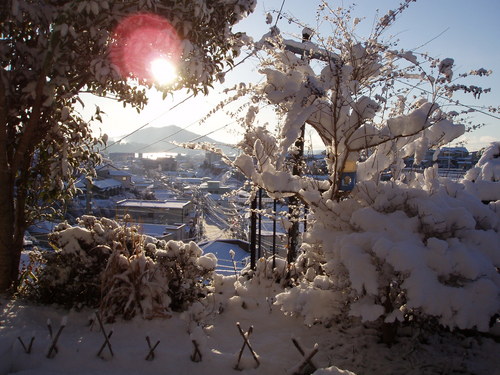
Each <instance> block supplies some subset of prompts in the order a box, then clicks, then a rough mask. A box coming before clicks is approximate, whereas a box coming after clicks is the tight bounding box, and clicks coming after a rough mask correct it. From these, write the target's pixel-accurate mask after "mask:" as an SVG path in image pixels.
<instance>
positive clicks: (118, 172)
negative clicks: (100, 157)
mask: <svg viewBox="0 0 500 375" xmlns="http://www.w3.org/2000/svg"><path fill="white" fill-rule="evenodd" d="M109 175H110V176H127V177H128V176H132V173H129V172H125V171H121V170H114V169H110V170H109Z"/></svg>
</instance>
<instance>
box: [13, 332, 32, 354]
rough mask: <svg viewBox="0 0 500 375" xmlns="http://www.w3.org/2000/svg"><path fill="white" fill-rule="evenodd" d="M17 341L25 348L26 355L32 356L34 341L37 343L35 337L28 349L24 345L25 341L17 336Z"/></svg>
mask: <svg viewBox="0 0 500 375" xmlns="http://www.w3.org/2000/svg"><path fill="white" fill-rule="evenodd" d="M17 339H18V340H19V342H20V343H21V345H22V346H23V349H24V352H25V353H26V354H31V347H32V346H33V341H35V336H32V337H31V340H30V343H29V345H28V347H26V345H25V344H24V341H23V339H22V338H21V337H19V336H17Z"/></svg>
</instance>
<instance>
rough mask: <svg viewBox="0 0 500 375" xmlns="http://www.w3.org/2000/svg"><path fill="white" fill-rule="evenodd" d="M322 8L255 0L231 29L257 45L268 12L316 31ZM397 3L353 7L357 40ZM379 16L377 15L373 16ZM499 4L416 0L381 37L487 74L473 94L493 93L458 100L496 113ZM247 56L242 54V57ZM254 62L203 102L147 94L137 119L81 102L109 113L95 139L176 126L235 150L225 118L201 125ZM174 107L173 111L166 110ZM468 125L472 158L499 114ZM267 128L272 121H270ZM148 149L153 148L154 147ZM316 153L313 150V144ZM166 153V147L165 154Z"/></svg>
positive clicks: (294, 0)
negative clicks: (254, 5) (253, 7)
mask: <svg viewBox="0 0 500 375" xmlns="http://www.w3.org/2000/svg"><path fill="white" fill-rule="evenodd" d="M320 3H321V1H320V0H310V1H307V2H305V1H302V0H285V1H284V3H283V0H258V1H257V8H256V10H255V12H254V13H253V14H251V15H250V16H249V17H248V18H247V19H245V20H243V21H242V22H240V23H239V24H238V25H236V26H235V27H234V30H235V31H245V32H246V33H247V34H249V35H250V36H252V37H253V38H254V39H256V40H258V39H260V37H261V36H262V35H263V34H265V33H266V32H267V31H268V29H269V26H268V25H267V24H266V23H265V18H266V17H265V16H266V13H267V12H270V13H271V14H273V15H274V22H276V13H277V11H278V10H279V9H280V7H281V6H282V4H283V8H282V12H283V14H286V15H289V16H292V17H294V18H296V19H299V20H300V21H301V22H302V23H303V24H306V25H308V26H310V27H311V28H312V29H317V26H318V22H317V20H316V13H317V9H318V5H319V4H320ZM330 4H331V5H332V6H333V7H337V6H344V7H346V6H349V5H351V4H352V2H350V1H331V2H330ZM398 4H399V0H379V1H376V2H374V1H372V0H360V1H358V2H356V6H355V8H354V15H356V16H358V17H360V18H364V20H363V22H362V23H361V25H360V29H359V30H360V31H359V33H360V34H361V36H367V35H368V33H369V31H370V28H371V26H372V24H373V21H374V20H376V19H378V18H379V17H380V16H382V15H383V14H385V13H386V11H387V10H388V9H394V8H396V7H397V6H398ZM377 9H378V10H379V12H378V16H377ZM498 14H500V2H497V1H494V0H477V1H469V0H439V1H434V0H417V1H416V2H414V3H412V4H411V6H410V8H409V9H407V10H406V11H405V12H404V13H403V15H402V16H401V17H400V18H399V20H398V21H397V22H396V24H394V25H393V26H392V27H391V28H390V29H389V30H388V31H387V32H386V34H385V37H386V38H388V39H389V38H391V39H394V38H396V39H399V43H398V46H399V47H400V48H404V49H414V48H417V47H420V48H418V49H417V51H418V52H427V53H429V54H430V55H431V56H433V57H437V58H441V59H443V58H447V57H452V58H454V60H455V67H454V69H455V71H456V72H468V71H470V70H472V69H478V68H485V69H487V70H490V69H491V70H492V71H493V74H492V75H491V76H489V77H486V78H485V77H483V78H478V81H476V82H474V84H476V85H477V86H480V87H483V88H491V93H489V94H485V95H483V96H481V98H480V100H476V99H474V98H473V97H472V96H467V97H460V100H461V101H462V102H463V103H464V104H466V105H470V106H477V105H484V106H496V107H497V108H498V107H500V95H499V93H500V23H499V22H498ZM277 26H278V27H279V28H280V30H281V31H282V33H283V35H284V36H285V38H289V39H293V38H299V36H300V33H301V31H302V27H301V26H299V25H297V24H295V23H289V22H288V20H287V19H286V18H281V19H279V20H278V22H277ZM327 26H328V25H325V24H322V25H320V30H322V34H323V35H325V33H327V31H328V27H327ZM244 56H245V54H244V53H243V54H242V57H244ZM257 63H258V61H257V59H256V58H250V59H248V60H246V61H245V63H243V64H241V65H239V66H238V67H237V68H236V69H235V70H233V71H231V72H229V73H228V74H227V75H226V81H225V83H224V84H223V85H216V86H215V88H214V90H213V91H212V92H211V93H210V94H209V95H208V96H206V97H203V96H199V97H196V98H192V99H188V100H186V101H185V102H184V103H182V104H179V105H178V103H180V102H182V101H183V100H184V99H185V98H186V97H187V94H186V93H185V92H176V93H174V94H173V95H171V96H170V95H169V96H168V97H167V98H166V99H165V100H162V98H161V95H160V94H159V93H157V92H154V91H151V93H150V95H149V104H148V106H147V107H146V108H145V109H144V110H143V111H142V112H141V113H140V114H137V113H136V111H135V110H134V109H131V108H130V109H127V108H125V109H124V108H123V106H122V105H121V104H120V103H115V102H113V101H112V100H110V99H95V98H88V97H85V98H84V100H85V102H86V103H88V105H87V111H89V112H88V113H90V110H91V109H92V108H93V106H92V104H93V103H97V104H98V105H99V106H100V107H101V109H103V110H104V111H105V112H107V116H106V117H105V118H104V122H103V124H101V125H100V128H99V130H97V131H100V132H103V133H106V134H108V136H109V137H111V138H114V139H116V138H118V137H121V136H123V135H126V134H128V133H129V132H132V131H134V130H135V129H137V128H139V127H141V126H144V125H145V124H148V125H147V126H157V127H159V126H168V125H177V126H179V127H182V128H186V130H189V131H192V132H194V133H197V134H200V135H205V134H208V135H209V136H210V137H212V138H214V139H215V140H217V141H219V142H221V143H236V142H238V141H239V140H240V138H241V133H242V132H241V129H240V128H239V126H238V125H237V124H235V123H234V120H233V119H231V118H230V117H228V116H227V115H224V114H219V115H216V116H212V117H211V118H209V119H208V121H206V122H203V123H201V124H200V123H199V120H200V119H202V118H203V117H205V115H206V114H207V113H209V112H210V110H211V109H212V108H213V107H215V106H216V105H217V104H218V103H219V102H220V101H221V100H222V99H223V98H224V96H223V95H222V94H221V92H222V90H223V89H224V88H226V87H230V86H233V85H234V84H236V83H238V82H258V81H260V80H262V76H261V75H260V74H259V73H258V72H257ZM176 105H178V106H177V107H176V108H174V109H171V108H172V107H174V106H176ZM470 120H471V121H473V122H474V123H484V124H485V125H484V126H483V127H482V128H480V129H479V130H476V131H474V132H472V133H467V134H466V135H465V136H464V137H462V138H460V141H465V142H466V144H465V146H466V147H467V148H468V149H469V150H478V149H480V148H481V147H484V146H486V145H487V144H489V143H490V142H492V141H495V140H496V141H498V140H500V113H497V114H493V115H484V114H480V113H475V114H472V115H471V117H470ZM270 121H271V122H272V121H274V120H273V119H270ZM152 141H153V140H152ZM312 142H313V143H314V144H313V146H314V148H317V146H318V145H319V142H317V140H316V139H314V137H312ZM169 147H172V146H171V145H170V144H167V143H166V150H167V151H168V148H169Z"/></svg>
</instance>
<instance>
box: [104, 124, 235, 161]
mask: <svg viewBox="0 0 500 375" xmlns="http://www.w3.org/2000/svg"><path fill="white" fill-rule="evenodd" d="M122 137H123V136H122ZM122 137H116V138H117V139H121V138H122ZM146 140H147V141H146ZM173 142H177V143H187V142H195V143H210V144H214V145H215V146H216V147H218V148H220V149H221V150H222V151H223V152H224V153H226V154H234V153H235V152H236V150H235V148H234V147H232V146H231V145H223V144H222V145H221V142H219V141H216V140H215V139H213V138H210V137H208V136H202V135H199V134H197V133H194V132H191V131H189V130H185V129H183V128H181V127H179V126H176V125H167V126H162V127H148V128H144V129H141V130H139V131H137V132H135V133H134V134H131V135H130V136H128V137H127V138H126V143H116V144H113V145H112V146H109V147H108V148H107V151H108V152H110V153H113V152H133V153H153V152H172V153H181V154H200V153H204V152H205V151H203V150H191V149H186V148H183V147H179V146H176V145H174V144H173Z"/></svg>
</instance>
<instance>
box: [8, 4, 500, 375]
mask: <svg viewBox="0 0 500 375" xmlns="http://www.w3.org/2000/svg"><path fill="white" fill-rule="evenodd" d="M125 3H126V2H125ZM135 3H136V2H133V3H130V4H125V5H124V3H123V4H122V3H121V2H113V1H109V2H102V3H100V2H95V1H82V2H80V3H79V5H76V3H74V2H67V4H65V5H57V4H53V5H50V7H49V6H47V8H43V9H41V8H38V7H41V5H39V4H38V5H36V4H34V3H32V2H31V1H21V0H18V1H14V2H12V4H11V10H10V14H9V17H7V18H8V22H7V21H6V22H5V24H9V25H11V26H12V25H23V27H19V28H15V27H12V28H10V29H9V28H8V27H7V26H2V33H3V34H5V35H8V36H9V38H11V41H13V42H12V44H11V45H7V44H2V45H1V49H0V53H1V56H2V57H5V56H10V55H9V54H10V53H14V52H16V51H17V52H16V53H14V56H15V58H12V59H13V60H8V61H10V62H11V67H10V68H9V69H7V68H5V69H2V71H1V73H2V75H1V78H2V80H0V81H1V82H2V84H1V86H0V89H1V94H2V95H0V105H1V106H0V108H2V109H4V108H7V105H6V103H7V102H6V101H5V97H9V98H10V97H12V98H17V99H16V100H17V102H15V101H14V99H12V100H11V101H10V102H9V104H10V105H11V106H12V108H14V109H13V110H12V111H11V112H12V113H10V112H9V116H8V117H6V120H5V121H3V120H2V122H1V123H0V127H1V129H0V130H2V132H1V133H0V134H2V136H1V137H0V143H1V145H2V147H4V146H5V147H4V148H5V150H6V153H5V154H6V155H4V157H0V169H1V170H2V171H5V173H2V174H0V179H1V180H0V186H1V188H0V207H1V208H2V209H3V211H4V212H3V214H4V215H2V216H0V272H1V274H0V277H1V280H0V281H1V282H0V291H1V292H2V293H3V294H2V297H1V298H0V311H1V315H0V375H2V374H67V373H75V374H100V373H106V374H124V373H125V374H158V373H167V374H207V373H210V374H211V373H213V374H238V373H241V372H242V373H248V374H297V375H302V374H315V375H326V374H357V375H368V374H418V375H420V374H475V375H483V374H484V375H486V374H499V373H500V372H499V371H500V359H499V358H498V352H499V349H500V346H499V340H500V321H499V312H500V273H499V267H500V247H499V243H500V142H493V143H491V144H490V145H489V147H487V148H486V149H484V150H483V151H482V154H481V158H480V159H479V161H478V163H477V164H476V166H475V167H473V168H472V169H470V170H469V171H468V172H467V174H466V175H465V177H464V178H462V179H458V180H456V179H450V178H446V177H440V176H439V174H438V167H437V165H434V166H431V167H428V168H426V169H424V170H420V169H417V168H410V169H408V168H406V166H405V163H404V160H405V158H409V157H411V158H413V160H414V164H415V166H417V165H419V164H420V163H421V161H422V160H423V158H424V156H425V154H426V152H427V151H428V150H429V149H432V150H435V153H434V156H435V157H437V155H438V154H439V150H440V148H441V147H443V146H445V145H447V144H449V142H451V141H453V140H454V139H456V138H457V137H459V136H460V135H462V134H463V133H464V132H466V131H467V130H471V129H467V126H466V125H464V123H463V115H464V113H459V112H457V111H447V110H446V109H447V107H448V106H449V102H448V101H447V100H448V99H449V100H452V98H454V97H455V96H456V95H459V94H460V95H461V94H472V95H474V96H480V95H481V94H482V93H483V91H482V89H481V88H479V87H478V86H476V85H475V84H467V85H465V84H460V83H459V82H458V81H456V79H463V78H471V77H472V79H480V78H485V77H487V76H488V75H489V74H490V73H489V72H488V71H487V70H486V69H484V68H482V67H479V68H478V69H477V70H473V71H471V72H468V73H458V72H455V71H454V66H455V62H454V60H453V59H452V58H444V59H434V58H432V57H429V56H427V55H424V54H417V53H414V52H412V51H407V50H404V49H400V48H399V47H396V46H395V45H393V44H390V43H389V44H386V43H385V42H384V40H383V34H384V31H385V30H386V29H387V28H388V27H389V26H390V25H391V24H392V23H393V22H395V21H396V19H397V17H398V15H399V14H401V13H402V12H404V11H405V9H406V8H407V7H408V6H409V5H410V3H411V1H405V2H403V3H402V4H400V5H399V7H398V8H396V9H395V10H393V11H390V12H388V13H387V14H386V15H385V16H383V17H381V18H380V19H379V20H378V23H377V24H376V25H375V26H374V27H373V30H372V33H371V35H370V36H369V37H367V38H366V39H363V40H361V39H359V38H358V37H357V36H356V35H357V34H356V32H355V27H356V25H357V24H358V23H359V22H361V20H359V19H357V18H351V15H350V11H349V10H348V9H332V8H330V7H329V6H328V5H326V4H325V5H324V6H323V7H322V9H321V10H322V11H323V12H325V13H326V16H325V17H327V18H326V19H327V20H328V21H329V22H331V24H332V25H334V26H335V28H334V31H333V32H332V34H331V35H328V36H325V37H323V36H322V35H321V34H319V33H318V35H315V36H314V37H315V38H316V39H315V42H314V43H313V42H312V39H311V38H312V34H314V32H313V31H312V30H310V29H308V28H305V29H304V31H303V41H302V42H301V43H293V42H290V41H289V40H287V39H286V38H284V37H283V36H282V35H281V33H280V30H279V29H278V28H277V27H276V24H275V25H274V26H272V23H273V19H272V16H271V15H268V24H269V25H270V31H269V32H268V33H267V34H265V35H264V36H263V37H262V39H261V40H256V41H253V40H251V39H250V38H247V37H246V36H244V35H241V34H238V35H236V34H232V31H231V26H232V25H233V24H235V23H236V22H238V21H239V20H240V19H242V18H243V17H244V16H245V15H246V14H247V13H249V12H251V11H252V10H253V9H254V7H255V2H254V1H250V0H248V1H239V2H236V3H234V4H233V2H228V1H224V0H218V1H216V2H215V3H216V4H215V5H214V4H212V5H210V4H209V2H205V1H197V2H193V3H195V5H193V6H186V4H184V3H186V2H183V1H170V2H166V3H169V4H163V5H161V4H160V3H159V4H156V3H155V2H154V1H139V2H137V3H140V4H135ZM183 4H184V5H183ZM167 5H170V6H172V7H173V8H174V9H175V12H172V11H171V9H170V8H169V7H168V6H167ZM143 9H147V10H149V11H150V12H151V13H148V14H147V16H144V15H143V16H141V18H139V19H138V18H133V20H132V21H130V18H126V17H125V18H126V19H127V20H129V21H130V22H131V24H127V23H122V24H120V26H119V27H118V28H116V29H114V30H113V29H112V28H111V27H110V26H109V25H108V26H105V25H106V22H108V21H109V20H112V21H113V22H114V23H116V22H118V21H119V20H121V19H122V18H124V15H126V14H128V13H132V12H136V11H137V12H139V10H141V11H142V10H143ZM160 15H161V16H164V17H167V18H168V17H170V22H167V24H168V26H166V25H167V24H166V23H165V21H164V19H163V18H161V17H160ZM2 17H3V16H2ZM25 17H28V18H29V20H31V21H30V22H33V23H36V24H39V25H40V26H39V30H44V32H45V34H43V37H44V38H45V39H44V38H42V37H40V38H39V39H40V40H41V39H43V41H42V42H40V44H36V48H35V47H33V46H32V45H31V44H30V43H25V42H26V40H31V41H35V40H36V41H39V39H38V37H37V36H35V34H36V33H37V31H34V30H33V28H31V27H30V26H29V25H27V24H26V23H23V22H25ZM71 17H74V23H73V24H70V23H69V22H70V21H69V20H70V19H71ZM7 18H6V20H7ZM186 20H190V22H186ZM192 20H199V21H200V23H199V24H198V23H196V22H191V21H192ZM115 21H116V22H115ZM67 22H68V23H67ZM113 22H112V23H113ZM99 23H100V24H102V25H103V28H102V29H99V28H98V27H97V26H98V25H99ZM145 24H147V25H148V27H149V29H148V32H149V31H151V32H154V31H155V30H156V31H158V30H160V31H161V32H163V33H162V34H161V36H162V38H163V37H165V38H167V39H169V43H171V44H172V43H173V44H174V47H175V48H173V49H172V50H169V51H160V52H162V53H163V55H168V56H167V57H169V58H170V59H171V61H172V62H176V63H179V64H180V66H181V68H180V77H182V78H179V79H178V80H177V81H175V83H174V84H173V86H172V87H170V89H169V90H172V91H173V90H176V89H180V88H182V87H188V88H190V89H191V90H192V91H193V92H195V93H205V94H206V93H208V92H209V89H210V87H211V85H212V83H213V81H214V80H215V79H219V80H221V81H222V80H223V70H222V68H223V67H224V66H225V64H228V65H230V66H231V65H234V62H233V58H235V57H237V56H238V54H239V53H240V52H241V49H242V48H243V47H244V46H245V48H247V49H248V50H249V51H251V52H250V53H252V54H255V55H258V56H259V58H260V59H261V60H260V66H259V72H260V73H261V74H262V76H263V77H264V79H263V80H262V82H261V83H258V84H249V85H246V84H240V85H236V86H235V87H233V88H230V89H228V90H227V93H228V98H227V100H225V101H224V102H223V103H221V108H223V107H225V106H231V105H237V106H239V107H238V110H237V111H234V116H235V118H236V121H238V122H239V123H240V124H241V125H242V127H243V128H244V130H245V134H244V137H243V139H242V140H241V142H240V143H239V145H238V147H239V149H240V154H239V155H238V156H237V157H236V158H230V157H228V156H226V155H223V154H222V152H221V151H220V150H218V149H217V148H215V147H214V146H212V145H206V144H202V145H198V144H191V145H186V147H192V148H201V149H206V150H210V151H212V152H216V153H219V154H221V157H222V158H223V160H224V161H225V162H226V163H227V164H228V165H230V166H231V167H232V168H234V169H235V170H238V171H239V172H240V173H242V174H243V175H244V176H245V177H246V179H247V185H246V187H247V188H248V191H249V192H250V197H249V201H248V205H250V202H251V200H252V199H253V198H254V197H255V195H256V194H257V192H258V191H259V189H263V191H265V192H266V193H267V195H268V196H269V197H271V198H273V199H276V200H283V201H284V200H285V199H289V200H288V201H287V202H288V205H289V207H290V211H289V212H288V213H285V214H283V217H282V218H281V220H282V221H283V222H284V223H285V224H286V226H287V229H292V228H294V227H296V226H297V225H298V223H299V222H301V221H302V222H303V221H307V230H306V231H305V232H304V233H302V234H300V241H297V245H298V246H297V248H293V246H290V247H289V254H288V256H287V258H286V259H284V258H281V257H274V258H273V257H270V258H265V257H262V258H260V259H257V260H256V262H255V266H254V267H253V265H252V264H249V265H248V266H246V267H245V268H244V269H243V270H242V271H240V270H236V267H235V270H234V271H235V272H234V274H231V275H230V276H223V275H221V274H218V273H217V272H216V267H217V261H218V260H217V257H216V256H215V255H214V254H212V253H203V250H201V248H200V247H199V246H198V245H197V244H196V243H194V242H189V243H183V242H177V241H163V240H158V239H155V238H152V237H148V236H145V235H143V234H141V233H140V230H139V229H138V228H137V227H135V226H134V225H131V224H130V223H127V220H126V218H125V220H124V221H118V220H111V219H107V218H98V217H94V216H89V215H87V216H82V217H80V218H79V219H78V222H77V223H75V224H73V225H71V224H68V223H67V222H62V223H61V224H59V225H58V226H57V227H56V228H55V229H54V231H53V232H52V233H51V234H50V237H49V240H50V243H51V245H52V247H53V250H52V251H38V250H33V251H31V252H29V254H28V253H25V252H23V253H22V252H21V249H22V245H21V242H22V235H23V233H24V230H25V229H26V227H27V225H28V224H29V223H31V222H33V221H36V220H39V219H40V218H45V217H49V216H50V215H53V214H56V213H57V212H56V211H57V209H55V208H54V207H59V206H58V205H55V204H54V203H55V202H60V201H63V200H64V199H68V197H71V196H72V194H74V193H75V192H76V187H75V181H76V177H77V176H79V175H81V174H82V173H86V174H88V176H89V178H91V176H92V169H93V167H94V166H95V164H96V163H98V162H99V159H100V156H99V155H98V154H97V153H95V147H96V146H97V145H98V144H105V143H106V137H101V138H99V137H96V138H94V137H93V136H91V135H90V132H89V128H88V124H87V123H86V122H85V121H83V119H82V118H81V117H79V114H78V113H77V112H78V111H77V110H76V109H75V106H74V104H75V102H76V101H77V99H74V98H75V97H76V95H77V94H78V91H79V90H83V89H84V88H85V89H86V90H90V91H92V92H93V93H94V94H96V95H106V94H109V93H112V94H114V95H116V96H117V97H118V99H119V100H120V101H122V102H123V103H124V104H130V105H132V106H135V107H136V108H137V109H138V110H140V109H141V107H142V106H143V105H144V104H145V102H146V100H147V99H146V91H145V89H144V90H143V89H142V88H141V87H149V88H151V87H152V86H155V87H157V88H158V89H161V88H162V87H161V85H160V84H158V83H157V82H152V81H151V77H150V76H149V74H150V72H149V71H147V70H144V66H142V65H141V61H140V59H139V56H141V55H144V53H146V52H150V49H152V48H156V47H158V46H157V45H155V43H157V42H158V38H157V37H155V36H154V34H152V35H149V34H148V37H147V39H148V40H147V43H146V44H147V46H146V47H141V45H140V39H141V38H139V37H137V35H134V33H133V32H134V30H135V29H136V28H138V27H142V26H144V25H145ZM54 25H55V26H54ZM96 25H97V26H96ZM200 25H204V26H200ZM221 25H222V26H223V27H221ZM44 27H45V29H44ZM199 27H206V29H207V30H209V31H210V33H208V32H207V33H208V34H204V33H203V32H201V31H200V30H199V29H198V28H199ZM35 29H36V28H35ZM117 30H118V31H117ZM176 32H177V33H178V34H179V40H177V39H175V41H174V42H171V41H170V39H172V38H173V36H172V35H174V34H175V33H176ZM110 35H112V36H113V41H112V43H111V42H108V38H110ZM123 40H126V42H123ZM14 41H15V42H14ZM132 41H133V42H134V43H135V42H137V43H139V45H138V46H135V47H136V48H130V49H127V48H123V47H122V46H120V45H119V44H120V43H121V42H123V43H125V45H127V46H128V47H130V46H131V45H132ZM163 41H164V40H163ZM16 43H18V45H16V46H14V45H15V44H16ZM23 43H24V44H23ZM127 43H128V44H127ZM33 44H35V43H33ZM80 45H83V46H86V47H89V51H90V52H89V51H87V50H86V51H85V52H81V49H80V48H79V46H80ZM19 46H21V47H22V46H24V47H25V48H26V50H28V51H31V52H30V53H27V52H26V51H25V50H23V49H22V48H21V49H20V50H19ZM47 46H48V47H47ZM148 46H149V47H148ZM29 48H33V49H32V50H30V49H29ZM45 51H49V52H48V53H45ZM68 51H72V52H71V53H66V52H68ZM78 53H80V55H79V54H78ZM127 53H130V54H131V55H130V56H128V57H129V59H126V58H125V57H124V56H125V55H126V54H127ZM27 55H28V56H27ZM38 55H43V56H45V58H44V59H43V61H38V60H37V59H33V56H38ZM87 55H88V56H87ZM108 55H109V59H108V58H107V57H108ZM163 55H162V56H163ZM163 57H165V56H163ZM204 57H207V58H204ZM208 57H209V58H208ZM9 58H10V57H9ZM14 60H15V61H14ZM35 60H36V61H35ZM313 60H314V61H315V64H314V65H313V64H312V63H311V62H312V61H313ZM6 61H7V60H6ZM18 61H23V62H24V63H25V64H26V66H30V64H32V65H33V66H34V68H29V69H28V68H27V69H25V70H24V71H22V69H20V70H19V72H18V71H17V70H15V69H13V68H12V67H17V66H18V65H17V63H18ZM54 61H58V64H55V63H54ZM124 61H125V62H127V63H126V64H125V63H124ZM54 67H55V68H54ZM73 70H74V71H76V72H80V71H81V72H83V73H85V74H83V73H82V76H78V77H74V76H72V75H71V74H69V73H68V72H70V71H73ZM6 72H12V75H14V73H15V74H17V75H16V76H15V77H17V78H15V79H14V78H12V77H11V75H9V74H7V73H6ZM37 74H38V75H37ZM7 76H8V77H7ZM40 77H41V78H40ZM47 77H49V78H50V79H48V78H47ZM54 77H56V78H54ZM53 78H54V79H53ZM127 79H135V80H136V81H134V82H135V83H138V85H135V84H134V85H131V84H130V82H129V81H127ZM401 80H405V82H407V81H408V82H413V84H414V85H418V87H419V88H424V89H425V90H424V89H423V91H419V95H415V92H414V91H413V89H414V86H404V85H401V84H400V81H401ZM4 83H7V85H4ZM141 85H142V86H141ZM4 86H6V87H7V88H6V87H4ZM12 87H13V88H12ZM74 87H77V88H76V89H74ZM164 89H165V88H164ZM75 90H76V91H75ZM167 91H168V90H167ZM4 93H7V95H3V94H4ZM16 95H17V96H16ZM73 99H74V101H72V100H73ZM9 100H10V99H9ZM269 108H271V109H272V111H273V112H274V113H275V114H276V115H277V116H278V117H279V119H280V120H279V125H278V126H277V127H276V128H270V127H269V126H268V124H266V123H265V122H263V121H262V120H261V118H260V115H261V114H262V113H263V111H266V110H269ZM6 112H7V111H6ZM99 116H100V109H99V108H97V109H96V113H95V118H93V120H97V121H98V120H99ZM27 124H29V126H28V125H27ZM306 125H307V126H308V127H310V128H311V129H313V130H314V131H315V132H316V133H317V134H318V135H319V137H320V138H321V141H322V143H323V146H324V160H325V162H326V170H327V172H326V176H323V177H321V178H319V177H318V176H314V175H311V174H308V173H307V170H306V168H305V166H304V163H303V160H302V156H303V141H304V128H305V126H306ZM4 128H5V129H4ZM4 130H5V131H4ZM4 135H5V136H4ZM9 137H11V138H12V139H14V140H15V141H13V142H10V143H9V142H7V140H8V139H9ZM25 155H30V158H26V157H25ZM387 172H390V175H391V179H390V180H389V181H381V179H380V176H381V174H382V173H387ZM13 202H15V204H14V203H13ZM304 207H307V210H306V209H305V208H304ZM264 214H266V215H268V216H270V217H274V216H276V215H278V213H276V212H271V213H270V212H268V211H266V212H264ZM288 233H289V235H290V236H292V235H293V234H292V233H293V231H289V232H288ZM20 241H21V242H20ZM292 250H293V251H292Z"/></svg>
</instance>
